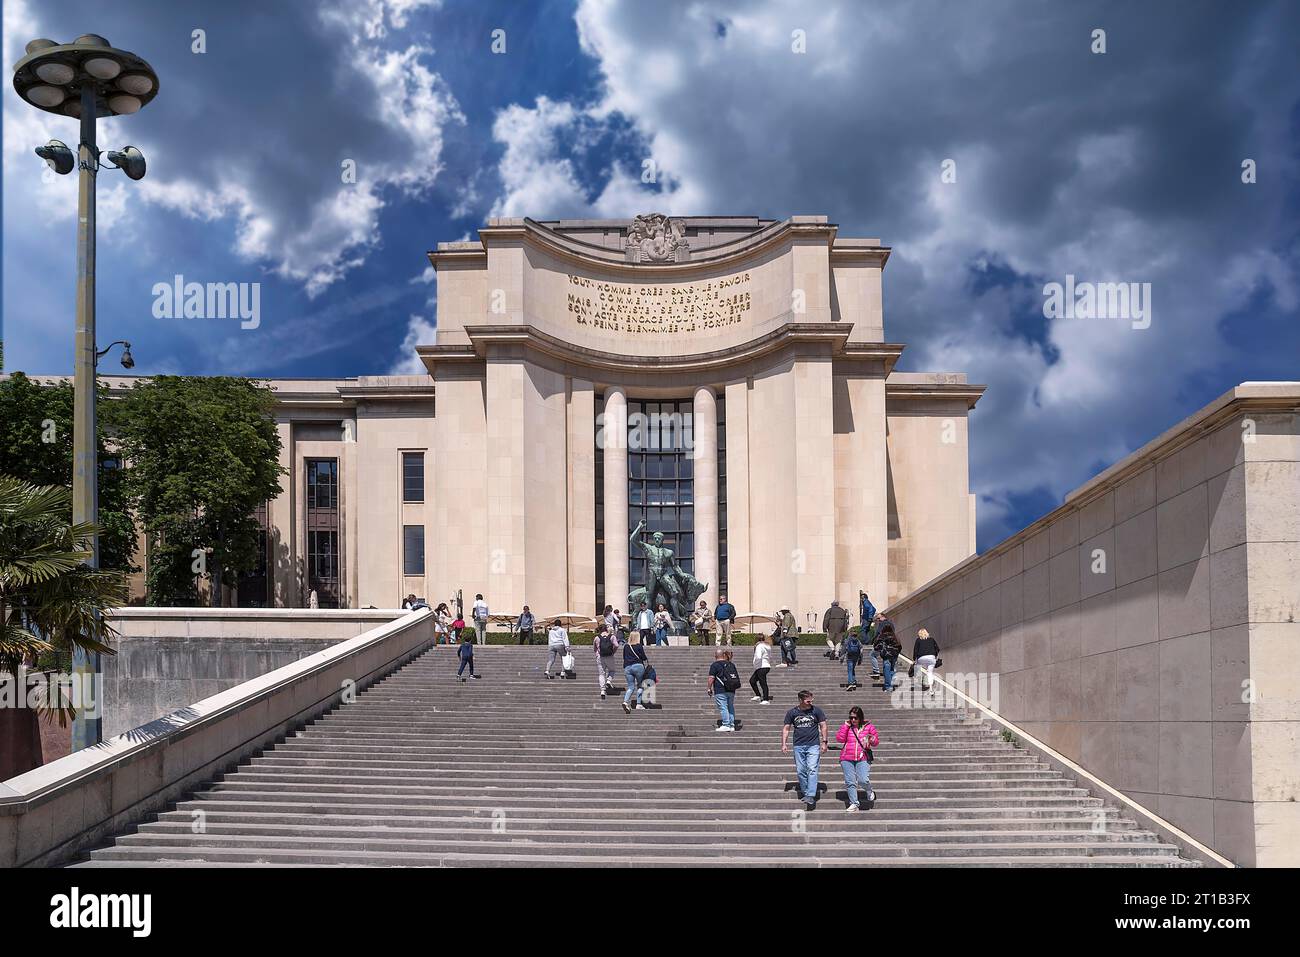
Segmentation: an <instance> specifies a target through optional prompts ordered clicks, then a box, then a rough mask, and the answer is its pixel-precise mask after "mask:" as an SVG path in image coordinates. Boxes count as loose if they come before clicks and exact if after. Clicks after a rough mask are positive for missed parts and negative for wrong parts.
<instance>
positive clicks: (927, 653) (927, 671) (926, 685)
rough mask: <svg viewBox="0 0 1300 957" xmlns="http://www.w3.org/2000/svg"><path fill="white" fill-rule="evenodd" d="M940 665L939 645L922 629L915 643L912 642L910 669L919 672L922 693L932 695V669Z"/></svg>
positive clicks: (917, 634)
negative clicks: (925, 692) (926, 692)
mask: <svg viewBox="0 0 1300 957" xmlns="http://www.w3.org/2000/svg"><path fill="white" fill-rule="evenodd" d="M940 663H941V659H940V658H939V643H938V642H937V641H935V640H934V639H933V638H931V637H930V632H929V631H927V630H926V629H924V628H922V629H921V630H920V631H918V632H917V633H916V641H914V642H912V668H913V669H914V672H916V671H919V672H920V675H921V690H922V691H928V692H930V694H931V695H933V694H934V667H935V665H937V664H940Z"/></svg>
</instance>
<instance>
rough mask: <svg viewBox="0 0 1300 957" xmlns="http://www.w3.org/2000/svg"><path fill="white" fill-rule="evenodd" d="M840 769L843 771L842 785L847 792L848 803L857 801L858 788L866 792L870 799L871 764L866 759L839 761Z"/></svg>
mask: <svg viewBox="0 0 1300 957" xmlns="http://www.w3.org/2000/svg"><path fill="white" fill-rule="evenodd" d="M840 770H842V771H843V772H844V787H845V788H846V789H847V790H848V792H849V803H850V804H857V803H858V788H862V790H863V791H865V792H866V796H867V800H868V801H869V800H871V765H870V764H868V763H867V762H866V761H841V762H840Z"/></svg>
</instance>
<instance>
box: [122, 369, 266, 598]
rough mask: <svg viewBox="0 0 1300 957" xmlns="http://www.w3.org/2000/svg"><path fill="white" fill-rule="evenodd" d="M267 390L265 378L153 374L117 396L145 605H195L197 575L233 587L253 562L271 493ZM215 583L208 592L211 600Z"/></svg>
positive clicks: (217, 594) (255, 557) (254, 564)
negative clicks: (140, 544)
mask: <svg viewBox="0 0 1300 957" xmlns="http://www.w3.org/2000/svg"><path fill="white" fill-rule="evenodd" d="M274 410H275V394H274V392H272V391H271V389H270V387H269V386H267V385H266V384H265V383H262V382H258V381H254V380H250V379H240V378H232V377H228V376H217V377H212V378H199V377H189V376H154V377H153V378H150V379H147V380H141V381H139V382H137V383H136V385H135V387H134V388H133V389H132V390H131V391H130V392H129V393H128V394H127V395H126V397H125V398H124V399H123V400H122V401H121V408H120V410H119V422H120V426H119V428H120V441H121V445H122V451H123V452H124V453H125V454H126V456H127V458H128V460H129V462H130V466H131V467H130V469H129V470H128V472H127V485H128V489H129V493H130V500H131V502H132V504H133V506H134V507H135V510H136V515H137V518H138V519H139V521H140V522H141V524H142V525H143V526H144V529H145V534H146V536H147V538H148V542H149V562H148V574H147V587H148V594H149V603H150V604H151V605H184V604H194V603H195V602H196V601H197V600H198V594H197V587H196V582H195V579H196V575H204V574H206V576H207V578H208V580H209V582H210V583H211V582H216V581H220V582H221V583H223V584H225V585H234V584H235V583H236V581H237V580H238V577H239V574H240V572H241V571H251V570H252V569H254V568H255V567H256V566H257V560H258V554H257V542H258V524H257V520H256V519H255V518H254V517H253V513H254V510H255V509H256V508H257V506H258V505H260V504H262V503H263V502H266V501H268V500H270V499H273V498H275V497H276V496H277V495H279V494H280V476H281V475H282V474H283V472H284V470H283V469H282V468H281V467H280V464H279V457H280V435H279V432H278V431H277V430H276V427H275V420H274V418H273V414H274ZM220 601H221V598H220V589H214V591H213V603H214V604H219V603H220Z"/></svg>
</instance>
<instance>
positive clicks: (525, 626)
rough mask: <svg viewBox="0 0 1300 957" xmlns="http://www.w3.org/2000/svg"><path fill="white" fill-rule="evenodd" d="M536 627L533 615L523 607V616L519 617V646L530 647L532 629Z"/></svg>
mask: <svg viewBox="0 0 1300 957" xmlns="http://www.w3.org/2000/svg"><path fill="white" fill-rule="evenodd" d="M536 625H537V619H535V618H534V617H533V613H532V612H531V611H529V610H528V606H527V605H524V611H523V614H521V615H520V616H519V643H520V644H521V645H531V644H532V643H533V628H535V627H536Z"/></svg>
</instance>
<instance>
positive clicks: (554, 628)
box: [545, 618, 569, 678]
mask: <svg viewBox="0 0 1300 957" xmlns="http://www.w3.org/2000/svg"><path fill="white" fill-rule="evenodd" d="M546 650H547V653H548V654H547V658H546V673H545V675H546V677H547V678H549V677H551V666H552V665H554V666H555V673H556V674H557V675H562V674H564V656H565V655H567V654H568V653H569V632H568V631H567V630H565V627H564V626H563V625H561V624H560V619H558V618H556V619H555V620H554V621H553V622H551V630H550V631H549V632H547V634H546Z"/></svg>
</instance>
